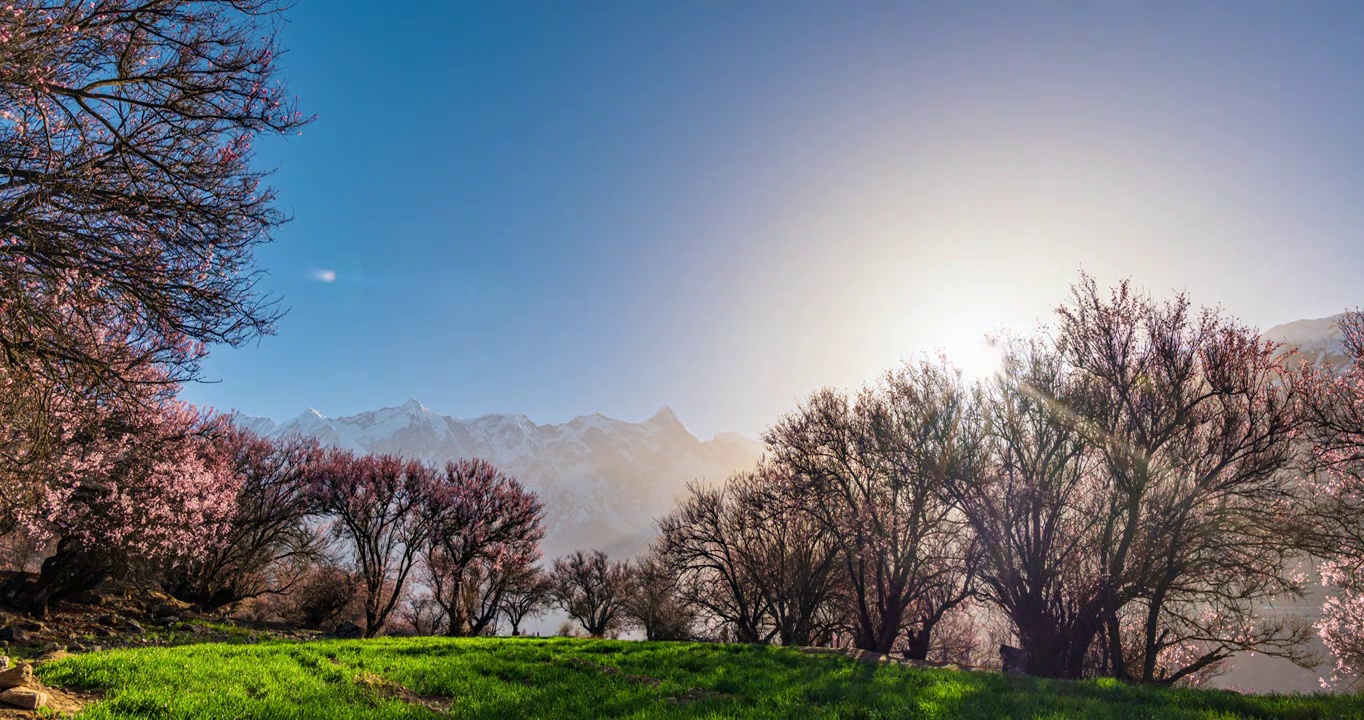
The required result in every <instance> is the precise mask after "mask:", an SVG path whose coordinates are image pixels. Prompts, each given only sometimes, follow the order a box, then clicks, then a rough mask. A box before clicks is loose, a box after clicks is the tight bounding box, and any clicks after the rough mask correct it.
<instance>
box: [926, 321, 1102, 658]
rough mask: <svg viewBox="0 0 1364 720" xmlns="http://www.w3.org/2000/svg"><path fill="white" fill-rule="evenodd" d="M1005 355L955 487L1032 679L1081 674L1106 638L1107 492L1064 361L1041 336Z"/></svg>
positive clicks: (979, 401) (986, 591)
mask: <svg viewBox="0 0 1364 720" xmlns="http://www.w3.org/2000/svg"><path fill="white" fill-rule="evenodd" d="M1004 348H1005V351H1004V357H1003V363H1002V367H1001V370H1000V372H999V374H998V375H997V376H996V377H995V379H994V380H992V381H990V382H988V383H986V384H985V385H984V386H982V387H981V388H979V389H978V391H977V394H976V401H975V403H974V407H973V409H972V412H971V417H970V420H969V421H968V422H967V423H966V424H965V427H966V428H967V430H968V433H967V435H966V436H965V438H964V441H963V443H962V453H961V455H960V458H961V462H960V463H959V464H958V465H957V467H956V468H955V472H954V473H953V474H952V478H951V482H949V483H948V488H949V490H950V492H951V494H952V497H953V500H954V502H956V503H957V505H958V507H959V508H961V510H962V514H963V517H964V518H965V520H966V521H967V522H968V523H970V525H971V528H972V531H973V533H974V535H975V536H976V538H977V539H978V543H979V545H978V547H979V550H980V563H979V570H978V590H977V592H978V593H979V594H980V595H981V596H982V597H983V598H985V599H986V600H988V601H989V602H991V603H993V604H994V605H995V606H997V607H998V608H999V609H1000V610H1001V611H1002V612H1003V613H1004V614H1005V615H1006V616H1007V617H1008V618H1009V620H1010V621H1011V622H1012V625H1013V630H1014V633H1015V634H1016V635H1017V636H1018V639H1019V640H1020V641H1021V643H1022V645H1023V648H1024V649H1025V650H1026V651H1027V670H1028V672H1029V673H1031V674H1034V675H1042V676H1047V677H1080V676H1082V675H1083V674H1084V672H1085V663H1086V660H1087V658H1088V654H1089V652H1090V648H1091V647H1092V645H1093V643H1094V639H1095V637H1096V636H1097V634H1098V633H1099V630H1100V605H1101V596H1100V577H1101V568H1100V557H1099V552H1098V544H1099V537H1100V528H1101V525H1102V513H1101V512H1100V509H1101V508H1100V506H1098V505H1097V502H1098V499H1099V498H1101V497H1102V493H1101V492H1100V488H1096V487H1094V485H1093V484H1094V483H1095V482H1097V478H1096V476H1095V473H1094V465H1095V463H1094V462H1093V460H1092V459H1091V455H1090V454H1089V453H1088V448H1089V445H1088V443H1087V442H1086V440H1085V437H1084V436H1083V435H1082V433H1081V432H1080V431H1079V430H1078V429H1077V427H1076V424H1075V423H1074V422H1073V421H1072V416H1071V415H1070V414H1069V411H1068V407H1069V404H1070V402H1069V401H1070V398H1071V397H1072V395H1073V394H1074V392H1075V389H1074V387H1073V386H1074V384H1075V379H1074V377H1073V375H1072V374H1070V373H1068V372H1067V369H1066V366H1065V364H1064V362H1063V361H1062V359H1061V357H1060V355H1059V354H1058V353H1056V352H1055V351H1054V349H1052V348H1051V346H1050V345H1049V344H1048V343H1046V342H1045V341H1042V340H1037V339H1032V340H1029V339H1015V340H1013V341H1010V342H1007V343H1006V344H1005V345H1004Z"/></svg>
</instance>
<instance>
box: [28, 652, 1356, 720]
mask: <svg viewBox="0 0 1364 720" xmlns="http://www.w3.org/2000/svg"><path fill="white" fill-rule="evenodd" d="M39 674H40V675H41V677H42V678H43V679H44V681H46V682H48V683H49V684H53V685H60V686H67V687H72V688H80V689H87V690H100V691H103V692H105V693H106V699H105V701H104V702H101V703H98V704H95V705H92V706H91V707H89V708H87V709H86V710H85V711H84V713H82V715H81V716H80V717H82V718H281V719H285V718H288V719H293V718H300V719H301V718H342V719H345V718H357V719H358V718H432V717H443V716H444V715H443V714H442V713H441V712H440V708H444V707H446V706H448V715H449V716H451V717H456V718H489V719H491V718H512V717H525V718H572V717H587V718H593V717H628V718H652V717H669V718H721V717H725V718H728V717H739V718H792V717H794V718H802V719H805V718H926V719H938V718H941V719H944V720H951V719H956V718H1003V717H1007V718H1029V719H1034V718H1076V717H1084V718H1160V719H1161V720H1177V719H1180V718H1200V719H1208V720H1211V719H1214V718H1218V719H1221V718H1293V719H1295V720H1299V719H1307V718H1322V719H1325V718H1364V703H1361V701H1360V700H1359V699H1358V698H1354V697H1327V696H1241V695H1236V694H1233V693H1226V692H1199V691H1192V690H1163V689H1157V688H1144V687H1131V686H1126V685H1123V684H1120V683H1113V682H1105V681H1085V682H1052V681H1045V680H1035V679H1030V678H1016V677H1009V676H1004V675H999V674H995V673H973V672H956V671H951V670H933V669H912V668H904V667H898V666H870V665H865V664H861V663H858V662H855V661H853V660H849V659H847V658H843V657H840V656H812V655H806V654H802V653H800V652H798V651H795V650H788V649H783V648H774V647H754V646H745V645H718V644H687V643H633V642H616V641H584V640H568V639H557V638H556V639H492V638H488V639H482V638H481V639H463V640H455V639H444V638H411V639H396V638H391V639H379V640H367V641H319V642H309V643H287V642H278V643H264V644H258V645H221V644H203V645H190V646H183V647H175V648H144V649H136V650H117V651H109V652H103V653H95V654H91V655H84V656H78V657H72V658H68V659H66V660H62V661H59V662H55V663H52V664H50V665H47V666H44V667H42V668H40V672H39ZM362 676H363V677H365V678H370V679H373V678H376V677H377V678H381V679H383V680H386V681H390V682H391V683H396V684H397V685H401V686H402V687H404V688H406V689H408V690H410V691H411V692H412V693H414V694H415V695H409V696H408V697H407V698H406V699H404V698H401V697H396V696H395V691H394V689H393V686H389V687H387V688H385V686H383V685H376V684H374V683H373V682H368V683H357V682H356V680H357V678H360V677H362ZM416 696H426V698H424V699H430V700H433V701H434V704H433V705H430V706H428V705H426V704H422V702H420V701H417V700H416ZM433 708H435V709H433Z"/></svg>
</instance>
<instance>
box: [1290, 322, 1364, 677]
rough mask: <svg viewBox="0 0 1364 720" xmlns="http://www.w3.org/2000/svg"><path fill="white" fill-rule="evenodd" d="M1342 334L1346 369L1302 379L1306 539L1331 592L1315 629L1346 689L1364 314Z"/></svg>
mask: <svg viewBox="0 0 1364 720" xmlns="http://www.w3.org/2000/svg"><path fill="white" fill-rule="evenodd" d="M1340 328H1341V331H1342V334H1343V336H1344V341H1345V348H1346V351H1347V352H1348V354H1349V357H1350V359H1351V362H1350V364H1349V365H1348V366H1347V367H1345V368H1343V371H1342V372H1339V373H1333V372H1331V369H1330V368H1314V367H1305V368H1304V369H1303V373H1302V378H1303V381H1304V382H1303V385H1304V387H1305V388H1306V392H1305V393H1304V398H1305V400H1304V403H1303V405H1304V407H1305V408H1306V411H1307V414H1308V419H1309V423H1308V426H1309V428H1310V437H1311V440H1312V465H1313V469H1314V470H1315V471H1316V472H1315V473H1314V475H1313V483H1312V484H1311V486H1310V490H1311V491H1312V492H1311V495H1310V502H1309V504H1308V507H1309V517H1310V518H1311V520H1312V522H1311V523H1310V525H1308V527H1310V531H1309V532H1308V533H1307V534H1306V536H1305V538H1304V540H1305V541H1306V543H1307V545H1308V547H1310V548H1311V549H1312V551H1313V553H1314V554H1316V555H1317V556H1319V557H1321V558H1323V561H1322V563H1321V567H1320V571H1321V580H1322V582H1323V583H1324V584H1326V585H1328V586H1330V587H1333V588H1335V593H1334V594H1333V595H1332V596H1331V597H1329V598H1327V600H1326V603H1325V606H1324V607H1323V608H1322V615H1321V618H1320V620H1318V622H1317V625H1316V627H1317V631H1318V633H1319V634H1320V636H1321V639H1322V641H1323V642H1324V643H1325V644H1326V647H1327V648H1328V649H1330V651H1331V653H1332V654H1333V655H1334V656H1335V667H1334V670H1333V673H1332V678H1331V680H1332V682H1334V683H1336V684H1342V685H1344V684H1354V683H1357V682H1358V681H1359V678H1360V677H1361V676H1364V312H1360V311H1354V312H1350V313H1347V314H1346V315H1345V317H1344V318H1343V319H1342V321H1341V323H1340Z"/></svg>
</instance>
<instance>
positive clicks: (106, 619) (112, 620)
mask: <svg viewBox="0 0 1364 720" xmlns="http://www.w3.org/2000/svg"><path fill="white" fill-rule="evenodd" d="M95 622H98V623H99V624H101V625H108V626H109V627H113V626H115V625H117V624H118V616H117V615H113V614H109V615H100V616H99V619H98V620H96V621H95Z"/></svg>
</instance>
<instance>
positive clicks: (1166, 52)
mask: <svg viewBox="0 0 1364 720" xmlns="http://www.w3.org/2000/svg"><path fill="white" fill-rule="evenodd" d="M333 5H335V7H333ZM627 6H628V7H627ZM1361 22H1364V5H1361V4H1359V3H1339V4H1336V5H1329V4H1321V5H1315V6H1314V7H1313V8H1312V10H1311V11H1303V10H1302V9H1301V8H1299V7H1297V6H1296V5H1294V4H1292V3H1258V4H1250V5H1249V6H1248V5H1247V4H1245V3H1168V2H1159V1H1156V2H1145V3H989V4H981V3H972V2H963V3H915V2H900V3H871V4H866V6H865V7H862V8H859V9H858V10H857V11H854V12H849V11H848V9H847V8H844V7H842V6H839V5H836V4H833V3H820V2H799V1H798V2H775V3H765V2H761V1H759V2H754V3H728V4H725V3H699V4H698V3H634V4H628V3H627V4H625V5H619V4H613V3H608V4H604V5H601V4H592V3H589V4H573V5H571V6H569V5H566V4H555V3H542V4H538V5H534V6H527V5H523V4H519V3H510V4H509V3H491V4H480V5H478V6H477V7H473V6H470V5H469V4H466V3H438V2H427V3H425V4H424V5H423V7H422V10H420V11H417V12H414V11H413V10H412V9H411V8H410V7H408V6H407V4H397V3H340V4H327V3H299V4H298V6H297V7H296V12H295V13H294V14H293V15H292V16H291V20H290V22H289V23H288V33H287V35H286V37H285V38H284V40H285V45H286V47H288V49H289V50H290V57H291V58H292V61H291V63H290V68H289V71H290V84H291V89H292V90H294V91H296V92H298V93H299V95H300V97H301V99H302V102H303V103H304V105H305V107H308V108H311V109H313V110H315V111H317V112H319V113H320V115H321V118H322V119H321V120H320V121H319V122H318V123H317V125H316V126H315V130H314V129H311V128H310V130H309V133H308V134H307V136H305V137H304V138H300V139H299V140H298V141H296V142H294V141H291V142H290V143H289V144H288V146H287V148H283V150H282V154H281V155H279V156H278V158H276V157H270V158H265V159H267V160H271V161H273V160H279V164H280V166H281V169H282V172H281V173H280V175H278V176H277V179H278V181H279V183H278V184H279V189H280V193H281V194H280V197H281V199H282V200H283V201H284V203H285V205H286V206H287V208H288V209H289V211H290V213H291V215H292V216H293V217H294V218H295V222H293V223H291V224H290V225H288V226H287V227H286V228H285V229H283V230H282V231H281V237H280V239H279V240H280V241H279V242H278V243H276V244H274V245H272V246H271V248H270V249H269V253H270V254H269V256H268V257H267V258H266V259H267V263H268V267H270V268H271V269H275V270H278V269H279V268H296V267H302V268H315V267H316V266H317V264H320V263H323V262H325V264H326V265H327V268H326V269H318V270H313V271H311V272H310V273H309V274H307V275H306V277H303V278H300V277H298V276H297V275H294V276H293V277H288V276H289V275H290V273H287V272H285V273H281V272H276V273H275V274H274V275H273V276H271V277H272V278H273V279H274V280H276V281H278V280H282V279H286V278H287V279H289V280H294V281H297V282H295V283H280V285H281V286H280V287H273V288H271V289H276V290H279V291H280V293H281V294H283V295H284V297H285V298H286V304H287V305H288V306H289V307H290V308H291V309H290V314H289V315H288V316H287V317H286V318H285V319H284V320H283V321H282V322H281V323H280V325H279V334H278V335H277V336H276V337H273V338H269V339H268V340H267V341H265V342H262V343H260V344H258V345H257V344H252V345H251V346H250V347H247V348H242V349H240V350H228V349H215V351H214V354H213V356H212V357H211V359H210V365H209V373H210V375H211V376H214V377H216V378H221V379H222V380H223V382H222V383H218V384H212V385H202V386H196V387H193V388H191V390H190V392H191V394H192V398H193V399H194V400H196V401H198V402H203V403H206V404H211V405H214V406H218V407H240V408H242V409H243V410H245V411H248V412H249V413H251V414H257V415H272V416H274V417H290V416H293V415H296V414H297V413H298V412H299V410H300V409H302V408H306V407H308V406H310V405H324V406H325V407H327V408H329V409H331V410H332V411H333V412H335V413H338V414H348V413H354V412H361V411H364V410H368V409H373V408H376V407H382V406H385V405H392V404H396V403H399V402H401V401H402V400H403V399H404V398H408V397H414V396H415V397H417V398H420V399H421V400H422V401H423V402H424V403H425V404H427V405H428V406H430V407H432V408H435V409H438V410H440V411H442V412H446V413H450V414H454V415H460V416H466V417H467V416H474V415H478V414H481V413H490V412H515V413H525V414H526V415H527V416H529V417H530V418H532V419H533V420H535V421H537V422H562V421H565V420H568V419H570V418H572V417H574V416H575V415H580V414H587V413H593V412H600V413H604V414H607V415H611V416H615V417H621V418H626V419H635V420H638V419H644V418H647V417H649V416H650V415H651V414H653V412H654V411H655V410H657V408H658V407H659V406H661V405H664V404H669V405H671V406H672V407H673V408H675V409H676V411H677V413H678V415H679V416H680V417H681V418H682V419H683V421H684V422H685V423H686V424H687V425H688V427H689V428H691V429H692V430H694V431H696V432H698V433H700V434H709V433H713V432H717V431H724V430H737V431H740V432H743V433H747V434H750V435H755V434H757V433H759V432H760V431H761V430H762V428H763V427H764V426H766V425H768V424H769V423H771V422H772V421H774V420H775V419H776V418H778V417H779V416H780V415H781V414H782V413H784V412H787V411H789V410H790V409H792V408H793V407H794V406H795V404H796V403H798V402H799V401H800V400H801V399H803V398H804V397H806V396H808V394H809V393H810V392H811V391H812V390H814V389H816V388H818V387H820V386H836V387H842V388H850V387H856V386H858V385H861V384H862V383H865V382H868V381H870V380H874V379H875V378H876V377H878V376H879V375H880V374H882V373H884V372H885V371H886V370H888V369H890V368H893V367H895V366H896V365H898V364H899V363H901V362H903V361H904V360H906V359H909V358H912V357H914V356H916V355H925V354H934V353H936V352H939V351H941V352H942V353H944V354H945V355H947V356H948V357H949V358H950V359H951V360H953V361H954V362H956V363H957V364H958V365H959V366H960V367H961V368H962V369H963V370H964V371H965V372H966V373H967V374H968V375H972V376H983V375H988V374H989V373H990V371H991V369H992V368H993V366H994V365H995V364H996V363H997V359H996V358H994V354H993V351H992V350H991V349H990V348H989V347H988V345H987V344H986V342H985V340H984V338H985V336H986V334H987V333H990V332H993V331H999V330H1014V331H1019V332H1028V331H1030V330H1032V329H1033V328H1034V327H1036V325H1037V324H1038V323H1039V322H1041V323H1045V322H1050V321H1051V319H1052V315H1053V313H1052V310H1053V309H1054V308H1055V307H1056V306H1057V305H1058V304H1059V303H1061V302H1062V301H1063V300H1064V299H1065V296H1066V292H1067V287H1068V285H1069V284H1070V283H1071V282H1073V281H1074V279H1075V278H1076V276H1077V273H1078V271H1079V270H1081V269H1084V270H1085V271H1087V272H1089V273H1090V274H1092V275H1093V276H1094V277H1095V278H1096V279H1097V280H1098V281H1099V282H1101V283H1104V284H1110V283H1113V282H1115V281H1117V280H1119V279H1121V278H1124V277H1131V278H1132V279H1133V280H1134V281H1135V282H1136V283H1137V284H1139V285H1140V286H1142V287H1144V288H1146V289H1149V290H1150V291H1152V292H1154V293H1159V294H1168V293H1169V292H1171V291H1174V290H1187V291H1189V293H1190V295H1191V297H1192V299H1193V300H1194V301H1195V302H1197V303H1200V304H1209V305H1213V304H1220V305H1222V306H1223V307H1224V308H1225V309H1226V310H1227V311H1228V312H1229V313H1232V314H1235V315H1237V316H1239V317H1240V318H1241V319H1243V320H1245V321H1246V322H1248V323H1251V324H1254V325H1259V326H1261V327H1266V326H1269V325H1273V324H1277V323H1281V322H1286V321H1290V320H1294V319H1298V318H1314V317H1323V316H1327V315H1331V314H1334V313H1337V312H1340V311H1341V310H1342V309H1344V308H1346V307H1349V306H1353V305H1358V304H1360V303H1361V302H1364V296H1361V294H1360V293H1361V290H1360V285H1359V278H1360V277H1361V276H1364V244H1362V243H1361V242H1360V240H1359V238H1361V237H1364V210H1361V208H1364V170H1362V168H1364V144H1362V143H1361V142H1360V139H1359V132H1358V128H1359V127H1360V126H1361V124H1362V123H1364V104H1361V103H1360V102H1359V98H1360V97H1364V75H1361V74H1360V73H1359V72H1358V68H1359V67H1360V66H1361V65H1364V42H1361V40H1360V37H1359V34H1358V32H1357V28H1358V27H1360V24H1361ZM353 37H364V38H365V40H366V47H367V48H368V49H369V51H368V52H365V53H356V52H354V48H353V45H352V44H351V43H350V42H349V41H348V40H347V41H341V40H339V39H348V38H353ZM337 78H356V79H361V80H359V81H360V82H363V83H365V84H366V85H367V86H369V87H373V88H375V89H376V92H379V93H380V96H381V97H380V98H379V99H378V100H376V99H375V97H374V96H373V95H372V94H364V93H359V94H357V93H355V92H354V91H353V84H352V83H350V82H338V81H337ZM414 102H415V103H416V104H414ZM380 127H382V128H401V131H400V132H375V128H380ZM357 138H363V141H357ZM323 259H325V260H323ZM394 347H402V348H404V350H403V352H400V353H399V352H393V348H394Z"/></svg>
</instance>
